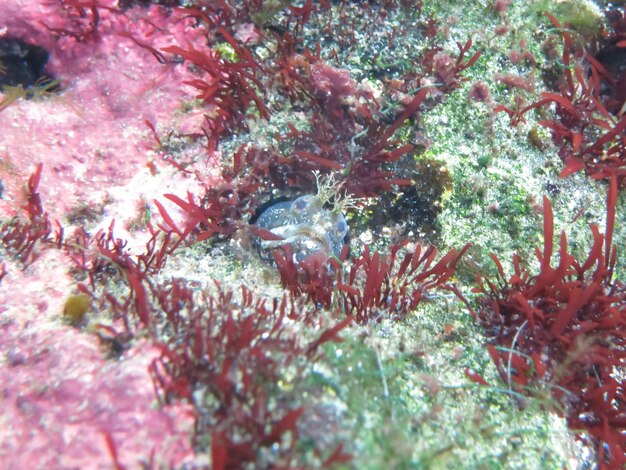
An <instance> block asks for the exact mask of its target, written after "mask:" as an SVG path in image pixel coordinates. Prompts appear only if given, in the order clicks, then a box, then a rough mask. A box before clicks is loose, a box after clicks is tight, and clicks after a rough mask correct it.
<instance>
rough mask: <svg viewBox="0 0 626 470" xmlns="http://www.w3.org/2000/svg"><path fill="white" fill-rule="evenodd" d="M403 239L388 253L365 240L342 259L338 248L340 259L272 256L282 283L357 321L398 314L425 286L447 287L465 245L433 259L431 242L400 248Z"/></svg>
mask: <svg viewBox="0 0 626 470" xmlns="http://www.w3.org/2000/svg"><path fill="white" fill-rule="evenodd" d="M409 243H410V242H409V241H408V240H404V241H402V242H399V243H395V244H393V245H392V246H391V247H390V248H389V253H388V254H381V253H379V252H374V253H372V252H371V251H370V249H369V247H368V246H365V247H364V249H363V251H362V253H361V254H360V255H359V256H358V257H356V258H354V259H352V260H346V257H347V253H348V251H347V249H344V251H343V253H342V255H341V257H340V259H339V260H337V259H331V260H330V265H329V260H328V258H327V257H323V258H321V257H320V256H321V255H320V254H319V253H318V254H316V255H315V256H309V257H308V258H305V259H304V260H301V261H299V262H298V265H297V266H296V265H295V264H294V262H293V260H292V258H291V257H290V256H289V252H288V251H287V250H286V254H285V256H283V255H282V254H281V253H275V254H274V257H275V260H276V265H277V267H278V269H279V271H280V274H281V281H282V283H283V285H284V286H285V287H287V288H288V289H290V290H291V291H292V292H295V293H305V294H306V295H308V297H309V298H310V299H311V300H312V301H314V302H315V303H317V304H319V305H323V306H326V307H329V306H330V305H337V306H338V309H339V310H340V311H342V312H344V313H345V314H348V315H351V316H354V318H355V319H356V321H357V322H359V323H367V322H369V321H380V320H381V319H383V318H384V317H390V318H393V319H400V318H403V317H404V316H405V315H407V314H408V313H409V312H411V311H414V310H415V309H416V308H417V306H418V305H419V304H420V302H421V301H422V300H423V298H424V296H425V295H426V294H427V293H428V292H429V291H430V290H432V289H435V288H443V289H450V288H451V287H450V286H449V285H448V282H449V281H450V278H451V277H452V276H453V274H454V270H455V268H456V265H457V263H458V262H459V260H460V259H461V257H462V256H463V254H464V253H465V252H466V251H467V249H468V248H469V246H470V245H469V244H468V245H465V246H464V247H463V248H462V249H461V250H458V251H457V250H455V249H453V250H451V251H449V252H448V253H446V254H445V255H444V256H442V257H441V258H440V259H439V260H438V261H435V260H436V257H437V249H436V248H435V247H434V246H428V247H422V246H421V245H419V244H417V245H415V246H414V247H413V248H412V249H411V250H406V247H407V245H409ZM403 252H404V253H403Z"/></svg>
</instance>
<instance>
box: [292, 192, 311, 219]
mask: <svg viewBox="0 0 626 470" xmlns="http://www.w3.org/2000/svg"><path fill="white" fill-rule="evenodd" d="M310 199H311V196H300V197H299V198H298V199H296V200H295V201H293V203H292V204H291V212H292V214H294V215H299V214H302V213H303V212H304V211H305V210H306V209H307V208H308V207H309V205H310V204H309V203H310Z"/></svg>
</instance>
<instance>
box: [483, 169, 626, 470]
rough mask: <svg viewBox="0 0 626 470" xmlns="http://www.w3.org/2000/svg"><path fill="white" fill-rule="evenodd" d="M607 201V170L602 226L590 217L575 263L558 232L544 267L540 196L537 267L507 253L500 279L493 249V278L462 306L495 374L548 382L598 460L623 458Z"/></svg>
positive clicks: (619, 318) (622, 323)
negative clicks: (480, 333) (509, 267)
mask: <svg viewBox="0 0 626 470" xmlns="http://www.w3.org/2000/svg"><path fill="white" fill-rule="evenodd" d="M616 201H617V177H616V176H612V177H611V179H610V189H609V192H608V201H607V206H608V209H607V222H606V231H605V234H604V235H603V234H601V233H600V230H599V229H598V227H597V226H595V225H591V231H592V234H593V246H592V247H591V249H590V250H589V255H588V256H587V258H586V259H585V260H583V261H582V262H578V261H577V260H576V259H575V258H574V256H572V254H571V253H570V251H569V249H568V244H567V238H566V236H565V233H562V234H561V237H560V245H559V249H558V252H557V253H556V254H558V264H557V265H556V266H553V264H552V261H551V260H552V258H553V255H555V253H554V247H553V236H554V233H553V218H552V208H551V206H550V202H549V201H548V199H547V198H544V247H543V252H541V251H540V250H537V258H538V261H539V263H540V269H539V273H538V274H536V275H531V274H530V273H529V272H528V271H527V270H525V269H523V268H522V267H521V264H522V263H521V260H520V258H519V257H517V256H516V257H514V259H513V266H514V269H515V270H514V274H513V275H512V276H510V277H508V278H507V277H506V276H505V273H504V270H503V267H502V265H501V264H500V262H499V261H498V259H497V258H496V257H495V256H493V260H494V262H495V263H496V266H497V268H498V272H499V276H498V279H496V280H491V281H481V282H480V287H479V288H478V289H477V292H479V293H480V294H482V296H481V297H479V299H478V300H477V302H478V305H479V308H478V310H477V311H476V312H474V311H472V313H473V315H474V316H475V317H476V319H477V320H478V322H479V323H480V324H481V325H482V326H483V327H484V328H485V333H486V335H487V337H488V339H489V343H490V346H489V351H490V354H491V357H492V359H493V361H494V362H495V364H496V366H497V368H498V371H499V373H500V375H501V377H502V379H503V380H504V381H505V382H506V383H507V384H508V386H509V387H510V388H511V389H513V390H514V391H517V392H520V393H527V394H531V395H532V394H534V393H541V392H540V391H541V390H542V389H544V388H548V389H549V390H550V391H551V393H552V396H553V397H554V398H555V399H556V400H557V401H558V403H559V404H560V405H561V408H559V410H561V412H562V413H563V414H564V415H565V416H566V418H567V422H568V425H569V427H570V428H571V429H573V430H576V431H578V432H581V431H582V432H583V434H581V435H580V437H581V438H582V439H583V440H585V441H587V442H589V443H591V444H592V445H593V446H594V447H595V448H596V450H597V453H598V461H599V464H600V466H601V467H602V468H618V467H619V468H621V467H622V466H623V465H624V464H625V463H626V437H625V436H626V415H625V414H624V410H625V409H626V393H625V390H626V382H625V380H624V376H623V373H622V372H620V369H621V368H623V367H624V361H625V359H626V352H625V347H626V320H625V319H626V307H625V305H626V285H624V284H623V283H622V282H620V281H619V280H615V279H613V268H614V266H615V260H616V250H615V247H614V246H613V245H612V233H613V224H614V218H615V204H616ZM478 380H479V381H480V379H478Z"/></svg>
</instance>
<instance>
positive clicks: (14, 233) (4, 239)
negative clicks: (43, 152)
mask: <svg viewBox="0 0 626 470" xmlns="http://www.w3.org/2000/svg"><path fill="white" fill-rule="evenodd" d="M42 169H43V165H42V164H41V163H40V164H39V165H37V169H36V170H35V173H33V174H32V175H31V176H30V178H29V179H28V185H27V189H26V202H27V203H26V206H25V207H24V210H25V211H26V214H27V216H28V220H27V221H23V220H20V219H19V218H16V219H14V220H12V221H8V222H3V223H0V243H1V244H2V245H3V246H4V248H5V249H6V250H7V252H8V253H10V254H12V255H13V256H15V257H16V258H18V259H19V261H20V263H21V264H22V266H23V267H26V266H28V265H29V264H30V263H31V262H32V261H33V260H34V258H36V256H37V253H36V248H37V245H40V244H42V243H45V242H51V241H52V237H51V234H52V224H51V223H50V220H49V219H48V214H47V213H46V212H44V210H43V207H42V205H41V198H40V196H39V193H38V191H37V190H38V188H39V182H40V180H41V172H42ZM62 238H63V233H62V230H61V228H59V231H58V232H57V234H56V241H57V243H61V240H62Z"/></svg>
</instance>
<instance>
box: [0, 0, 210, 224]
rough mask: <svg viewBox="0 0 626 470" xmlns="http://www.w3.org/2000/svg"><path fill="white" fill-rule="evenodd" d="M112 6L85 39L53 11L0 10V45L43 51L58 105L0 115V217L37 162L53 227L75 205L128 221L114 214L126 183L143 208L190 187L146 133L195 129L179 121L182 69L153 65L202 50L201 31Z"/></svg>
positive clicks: (40, 4) (49, 102)
mask: <svg viewBox="0 0 626 470" xmlns="http://www.w3.org/2000/svg"><path fill="white" fill-rule="evenodd" d="M68 3H69V2H68ZM87 3H89V2H87ZM115 3H116V2H98V5H99V7H100V8H99V9H98V13H99V19H98V25H97V30H96V31H94V32H93V33H92V36H88V37H84V38H82V37H78V38H77V37H74V36H72V35H71V34H69V33H68V31H69V32H72V31H74V30H76V29H77V28H78V27H77V26H76V25H75V24H74V22H73V19H72V18H71V16H70V15H67V14H66V15H63V14H62V13H63V10H61V7H60V5H59V4H58V3H56V2H46V1H43V0H41V1H28V2H26V1H20V0H8V1H3V2H1V3H0V39H2V38H4V37H6V38H8V37H11V38H17V39H19V40H21V41H24V42H26V43H28V44H36V45H39V46H42V47H44V48H45V49H46V50H47V51H48V52H49V54H50V59H49V61H48V66H47V72H48V73H50V74H51V75H52V76H53V77H55V78H56V79H58V80H59V82H60V87H61V89H62V92H61V93H60V94H59V95H58V96H57V95H55V96H50V97H49V98H48V99H45V100H22V101H18V102H16V103H13V104H12V105H10V106H8V107H7V108H6V109H5V110H3V111H2V112H1V113H0V129H2V130H3V131H2V132H1V133H0V158H1V159H2V162H3V164H2V165H1V166H0V180H2V182H3V184H4V186H5V197H4V198H3V199H0V214H5V215H14V214H15V209H16V207H20V205H21V204H20V197H21V194H20V193H21V186H20V185H21V184H22V182H23V181H24V180H25V179H26V177H27V176H28V175H29V174H31V173H32V171H33V169H34V167H35V166H36V165H37V164H38V163H39V162H40V161H42V160H43V161H44V163H45V164H46V167H47V168H49V169H51V171H49V173H48V174H47V176H46V178H47V181H48V184H47V185H46V188H42V189H43V191H44V194H43V196H44V198H45V199H46V200H55V201H56V204H55V205H54V207H50V208H49V209H48V210H49V211H50V212H51V213H50V215H51V217H52V219H61V218H62V217H63V216H64V215H67V214H68V212H71V211H72V210H75V209H76V206H77V205H78V204H82V205H85V204H88V205H91V206H93V207H102V206H103V205H107V204H108V205H109V207H108V208H107V213H109V214H111V215H113V216H116V218H117V220H118V222H120V217H119V213H122V212H125V213H126V214H125V215H126V218H132V217H134V216H135V213H134V211H132V213H131V214H129V213H128V211H127V210H125V208H123V207H122V208H120V207H118V206H121V205H123V203H122V202H120V201H118V199H119V194H118V193H119V191H115V188H116V187H119V186H123V185H126V184H127V183H129V182H130V181H131V179H133V178H134V179H136V180H137V181H136V184H134V185H133V187H136V188H140V187H143V188H144V190H143V192H139V194H135V195H133V198H134V199H135V200H136V199H138V198H135V197H134V196H143V197H144V199H145V200H152V199H153V198H155V197H160V196H161V195H162V193H163V190H162V189H163V188H167V187H173V186H176V188H177V190H178V191H182V193H183V194H184V192H185V191H186V190H187V189H190V188H192V187H193V184H195V183H194V180H193V178H187V179H184V178H181V177H180V175H179V174H178V173H179V172H178V171H174V170H173V169H172V168H171V166H170V165H169V164H168V163H164V162H163V161H162V159H161V157H160V156H159V154H158V153H157V152H156V151H155V149H154V148H155V143H154V139H153V136H152V134H151V131H150V128H149V125H148V124H147V123H151V124H152V125H154V126H157V128H158V129H159V130H160V131H161V130H162V131H163V132H168V131H169V130H171V129H174V130H178V129H179V128H180V127H182V126H184V127H194V128H199V123H200V122H201V119H202V116H201V115H197V116H196V119H197V120H198V124H197V125H191V126H190V124H189V123H188V120H189V119H190V117H189V116H190V115H185V116H180V114H182V113H180V107H181V103H182V102H183V101H184V100H185V99H186V97H187V96H188V95H189V90H187V89H186V87H185V86H184V85H183V86H181V83H182V82H184V81H185V79H186V77H187V74H188V73H189V72H188V71H187V69H186V68H185V67H184V66H183V65H182V64H176V63H160V62H159V58H161V59H162V57H158V53H157V51H158V49H160V48H164V47H167V46H170V45H173V44H178V43H181V42H183V43H185V44H186V43H191V44H195V43H196V42H198V44H197V45H195V47H197V48H202V47H204V46H202V44H201V43H200V41H201V40H200V37H201V34H202V28H197V27H196V28H192V23H193V21H192V20H190V19H188V18H184V17H183V15H182V14H179V15H178V16H176V13H175V12H172V13H170V15H169V16H167V15H166V12H165V10H164V9H162V8H160V7H150V8H145V9H141V8H136V9H132V10H127V11H126V12H124V14H122V13H121V12H120V11H117V10H113V9H109V7H112V6H113V5H114V4H115ZM76 34H78V33H76ZM183 34H184V39H183ZM2 96H3V95H2V94H1V93H0V101H2ZM191 116H193V114H192V115H191ZM183 120H184V121H183ZM26 136H28V138H26ZM147 162H152V165H151V166H148V165H147ZM190 169H191V170H193V167H192V168H190ZM203 171H206V170H203ZM152 173H156V175H155V174H152ZM144 176H145V177H150V179H151V180H152V181H153V183H152V184H151V186H146V185H145V184H144V183H142V182H141V179H142V177H144ZM115 203H118V204H117V205H116V204H115ZM116 212H117V213H116ZM118 226H119V223H118Z"/></svg>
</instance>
